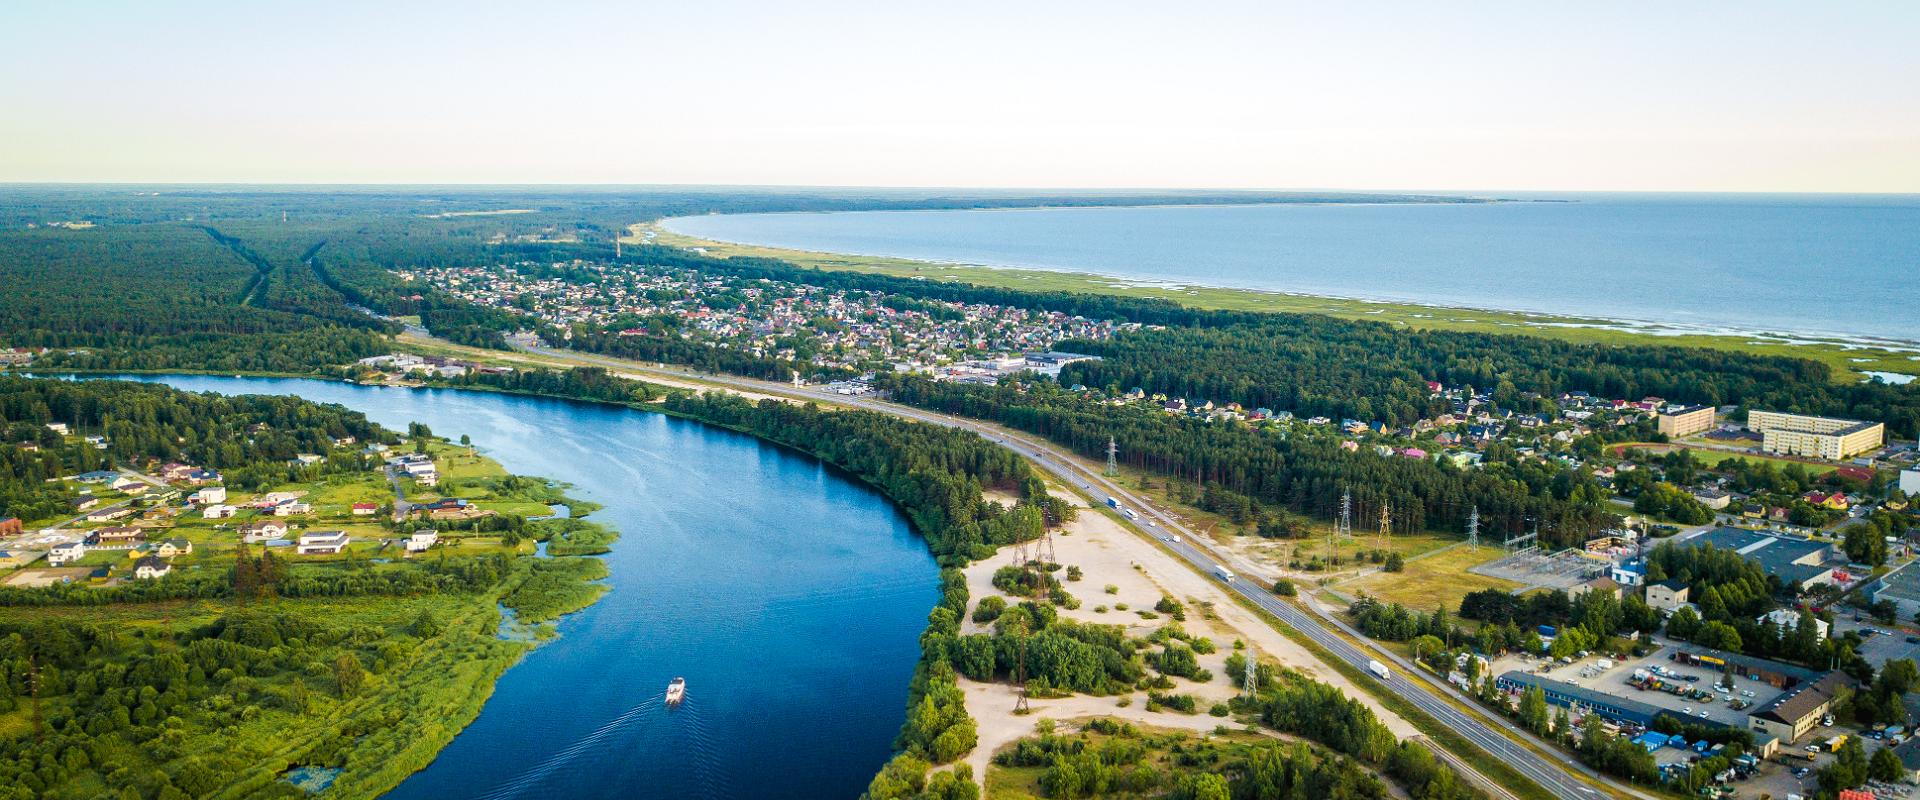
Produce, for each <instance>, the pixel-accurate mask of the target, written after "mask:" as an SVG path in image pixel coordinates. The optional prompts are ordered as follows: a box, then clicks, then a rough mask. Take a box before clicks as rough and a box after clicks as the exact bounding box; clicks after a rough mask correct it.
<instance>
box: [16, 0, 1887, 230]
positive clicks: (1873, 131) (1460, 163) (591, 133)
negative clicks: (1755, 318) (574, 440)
mask: <svg viewBox="0 0 1920 800" xmlns="http://www.w3.org/2000/svg"><path fill="white" fill-rule="evenodd" d="M1915 29H1920V6H1911V5H1895V6H1890V5H1885V4H1875V3H1866V2H1847V3H1835V4H1825V5H1821V6H1817V7H1814V6H1803V5H1798V4H1791V3H1756V4H1737V5H1736V4H1723V5H1705V6H1687V7H1672V6H1669V5H1664V4H1657V3H1650V2H1643V3H1623V4H1614V5H1608V6H1605V7H1579V8H1543V7H1537V6H1534V5H1528V4H1518V3H1487V4H1477V5H1474V6H1472V7H1457V6H1445V7H1439V6H1433V7H1429V6H1404V5H1397V4H1360V5H1351V6H1339V7H1326V6H1322V5H1308V4H1285V3H1283V4H1267V3H1252V2H1247V3H1227V4H1220V5H1215V6H1209V7H1206V8H1203V9H1173V8H1167V7H1162V6H1157V5H1147V4H1140V5H1119V6H1116V5H1114V4H1104V3H1103V4H1095V3H1080V2H1074V3H1055V4H1043V5H1038V6H1036V5H1033V4H1016V3H1005V2H999V3H996V2H989V3H984V4H975V5H969V6H967V7H964V8H920V7H907V6H898V5H897V4H887V3H879V2H862V1H859V0H842V1H841V2H832V3H827V4H816V5H812V6H807V7H805V8H790V7H786V6H782V5H777V4H766V3H758V2H750V1H749V0H721V2H716V3H712V4H702V5H699V6H687V5H684V4H665V3H654V4H641V5H633V4H627V3H613V2H573V3H564V4H560V5H558V6H553V5H549V6H543V7H541V8H538V9H534V8H521V7H510V8H502V9H486V10H485V11H484V13H478V12H476V11H475V10H474V9H473V8H471V7H469V6H467V5H464V4H455V3H452V2H449V1H448V0H436V1H435V2H428V3H421V4H410V5H408V6H404V7H397V8H390V7H386V6H384V5H382V4H376V3H369V2H345V3H338V4H329V5H326V6H320V7H300V8H277V7H256V6H254V5H252V4H244V3H238V2H232V1H231V0H201V1H200V2H188V3H180V4H166V5H159V4H139V3H127V2H98V3H92V4H87V5H77V4H57V5H45V6H31V7H28V6H20V5H16V6H13V7H9V8H7V9H5V10H0V103H4V106H5V107H6V108H8V110H9V115H8V117H9V118H8V120H7V124H6V126H5V130H6V131H7V134H8V139H9V146H8V147H7V148H5V149H4V150H0V181H4V182H8V183H24V182H31V183H47V182H53V183H95V182H110V183H139V184H170V183H216V184H227V183H236V184H272V185H284V184H326V185H340V184H348V185H395V184H398V185H570V186H572V185H618V186H627V185H656V186H759V187H782V188H828V187H836V188H892V187H899V188H915V189H925V188H947V189H1008V188H1013V187H1036V188H1038V187H1050V188H1053V189H1072V190H1076V191H1090V190H1125V189H1135V190H1140V189H1146V190H1152V189H1148V187H1205V188H1200V189H1198V190H1201V191H1228V190H1260V189H1262V188H1263V187H1333V188H1326V189H1317V190H1318V191H1356V192H1415V193H1422V192H1424V193H1471V194H1483V193H1488V192H1534V191H1567V192H1615V191H1625V192H1739V193H1755V192H1758V193H1838V194H1854V193H1875V194H1908V193H1915V192H1920V96H1916V92H1915V91H1914V89H1913V88H1912V87H1914V86H1920V50H1916V49H1915V48H1912V47H1911V46H1910V42H1909V41H1908V39H1909V35H1908V34H1909V32H1910V31H1912V30H1915ZM1407 187H1448V188H1411V189H1410V188H1407ZM1268 190H1272V191H1315V190H1316V189H1268ZM1162 191H1164V190H1162Z"/></svg>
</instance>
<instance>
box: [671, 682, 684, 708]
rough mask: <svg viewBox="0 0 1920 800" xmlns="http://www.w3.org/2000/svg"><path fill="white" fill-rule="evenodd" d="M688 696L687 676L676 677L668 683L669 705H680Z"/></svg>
mask: <svg viewBox="0 0 1920 800" xmlns="http://www.w3.org/2000/svg"><path fill="white" fill-rule="evenodd" d="M686 697H687V679H686V678H674V679H673V682H672V683H669V684H667V705H670V706H677V705H680V701H681V700H685V699H686Z"/></svg>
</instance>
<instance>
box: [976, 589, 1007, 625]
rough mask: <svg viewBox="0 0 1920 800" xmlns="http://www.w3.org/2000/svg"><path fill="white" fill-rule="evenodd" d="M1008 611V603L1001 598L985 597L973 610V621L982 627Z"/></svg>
mask: <svg viewBox="0 0 1920 800" xmlns="http://www.w3.org/2000/svg"><path fill="white" fill-rule="evenodd" d="M1006 610H1007V601H1006V600H1005V599H1004V598H1001V597H999V596H997V595H996V596H990V597H983V598H981V599H980V604H979V605H977V606H974V608H973V621H974V622H978V623H980V624H982V625H984V624H986V623H989V622H992V621H994V620H996V619H999V618H1000V614H1001V613H1003V612H1005V611H1006Z"/></svg>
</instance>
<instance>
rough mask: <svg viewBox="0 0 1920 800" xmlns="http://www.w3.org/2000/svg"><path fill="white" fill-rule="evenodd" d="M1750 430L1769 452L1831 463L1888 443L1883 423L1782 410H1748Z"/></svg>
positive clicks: (1885, 427) (1762, 447) (1761, 445)
mask: <svg viewBox="0 0 1920 800" xmlns="http://www.w3.org/2000/svg"><path fill="white" fill-rule="evenodd" d="M1747 429H1748V430H1751V431H1755V432H1757V433H1759V434H1760V437H1761V442H1760V448H1761V449H1762V450H1765V451H1767V452H1769V453H1777V454H1780V455H1789V456H1809V457H1813V458H1824V459H1827V460H1830V461H1839V460H1841V459H1846V458H1852V457H1854V456H1856V455H1859V454H1861V453H1866V452H1870V451H1873V450H1878V449H1880V447H1881V445H1884V444H1886V441H1887V426H1886V425H1885V424H1883V423H1879V422H1862V421H1860V420H1857V419H1836V418H1834V417H1809V416H1806V415H1804V414H1787V413H1782V412H1779V411H1748V412H1747Z"/></svg>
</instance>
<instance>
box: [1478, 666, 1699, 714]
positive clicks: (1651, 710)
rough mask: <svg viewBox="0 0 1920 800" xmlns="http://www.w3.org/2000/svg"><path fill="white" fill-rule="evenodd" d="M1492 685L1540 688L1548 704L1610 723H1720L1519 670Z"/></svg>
mask: <svg viewBox="0 0 1920 800" xmlns="http://www.w3.org/2000/svg"><path fill="white" fill-rule="evenodd" d="M1494 686H1497V687H1499V688H1500V689H1503V690H1506V691H1509V692H1518V691H1523V690H1525V689H1528V688H1531V687H1535V686H1538V687H1540V691H1541V693H1542V694H1544V695H1546V698H1547V702H1548V703H1550V704H1552V705H1556V706H1560V707H1562V708H1571V709H1581V710H1585V711H1589V712H1592V713H1595V714H1599V715H1600V716H1603V717H1606V718H1607V719H1610V720H1613V721H1614V722H1631V723H1634V724H1636V725H1641V726H1646V725H1651V724H1653V718H1654V717H1657V716H1660V715H1662V714H1665V715H1668V716H1671V717H1674V718H1676V719H1681V718H1684V719H1685V720H1686V721H1687V722H1690V723H1693V724H1696V725H1719V724H1720V723H1717V722H1714V721H1712V720H1705V719H1694V718H1691V717H1684V716H1683V715H1682V714H1681V713H1680V712H1678V711H1674V710H1672V709H1667V708H1661V707H1659V706H1655V705H1650V704H1647V703H1642V702H1640V701H1638V700H1630V699H1628V698H1625V697H1619V696H1616V695H1610V694H1604V693H1601V692H1596V691H1594V690H1592V689H1588V688H1585V687H1582V686H1575V685H1573V684H1571V683H1567V682H1566V681H1556V680H1554V679H1552V678H1548V677H1546V676H1543V675H1535V674H1533V673H1531V672H1521V671H1520V670H1510V671H1508V672H1505V673H1503V674H1501V676H1500V677H1498V678H1495V679H1494Z"/></svg>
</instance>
